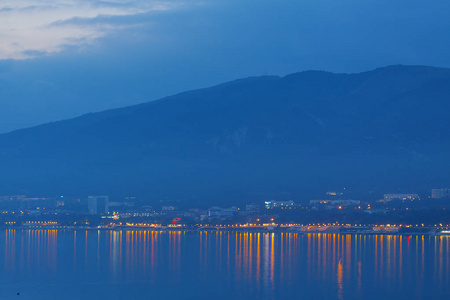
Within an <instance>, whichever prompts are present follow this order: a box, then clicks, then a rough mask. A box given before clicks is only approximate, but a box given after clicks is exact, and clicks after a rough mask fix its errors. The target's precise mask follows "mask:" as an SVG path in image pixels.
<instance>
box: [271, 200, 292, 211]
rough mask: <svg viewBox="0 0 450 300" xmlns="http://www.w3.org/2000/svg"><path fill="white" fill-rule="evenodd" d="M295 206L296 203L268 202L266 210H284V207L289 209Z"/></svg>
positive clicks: (290, 201)
mask: <svg viewBox="0 0 450 300" xmlns="http://www.w3.org/2000/svg"><path fill="white" fill-rule="evenodd" d="M289 206H294V201H292V200H289V201H266V202H265V207H266V209H272V208H282V207H289Z"/></svg>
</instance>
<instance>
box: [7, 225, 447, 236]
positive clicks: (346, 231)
mask: <svg viewBox="0 0 450 300" xmlns="http://www.w3.org/2000/svg"><path fill="white" fill-rule="evenodd" d="M3 229H4V230H70V231H77V230H80V231H81V230H84V231H157V232H182V231H183V232H245V233H293V234H300V235H308V234H341V235H398V236H400V235H401V236H416V235H428V236H443V237H450V229H448V228H439V229H434V228H423V230H424V231H410V232H409V231H406V232H405V231H401V229H400V230H398V231H383V230H376V231H374V230H366V229H362V230H361V229H357V228H345V227H342V228H339V229H333V230H300V229H297V228H292V227H276V228H273V229H267V228H216V227H202V228H182V227H178V228H177V227H174V228H172V227H137V226H130V227H127V226H120V227H113V228H107V227H100V228H99V227H73V226H33V227H31V226H19V227H12V226H11V227H3ZM427 229H429V230H427Z"/></svg>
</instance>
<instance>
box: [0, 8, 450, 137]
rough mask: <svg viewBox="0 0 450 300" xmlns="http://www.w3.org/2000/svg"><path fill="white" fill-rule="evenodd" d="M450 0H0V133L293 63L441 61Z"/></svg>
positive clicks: (304, 66) (323, 66)
mask: <svg viewBox="0 0 450 300" xmlns="http://www.w3.org/2000/svg"><path fill="white" fill-rule="evenodd" d="M448 12H450V2H449V1H438V0H430V1H426V2H425V1H417V0H409V1H406V0H398V1H388V0H377V1H376V0H343V1H337V0H333V1H332V0H314V1H313V0H295V1H293V0H284V1H279V0H278V1H272V0H240V1H237V0H221V1H218V0H186V1H183V0H172V1H152V0H146V1H143V0H142V1H141V0H111V1H108V0H106V1H100V0H2V1H1V2H0V40H1V43H0V107H1V110H0V133H2V132H8V131H11V130H15V129H18V128H24V127H28V126H33V125H37V124H40V123H44V122H50V121H55V120H61V119H65V118H70V117H75V116H78V115H80V114H83V113H88V112H95V111H100V110H104V109H109V108H116V107H122V106H126V105H131V104H137V103H141V102H145V101H150V100H153V99H157V98H160V97H164V96H167V95H171V94H174V93H177V92H182V91H184V90H188V89H195V88H201V87H207V86H210V85H214V84H217V83H221V82H224V81H228V80H233V79H237V78H241V77H247V76H258V75H263V74H273V75H286V74H289V73H293V72H298V71H302V70H310V69H316V70H327V71H333V72H360V71H366V70H370V69H373V68H377V67H381V66H386V65H391V64H413V65H418V64H419V65H431V66H439V67H450V56H449V55H448V53H450V40H449V39H448V32H450V18H448Z"/></svg>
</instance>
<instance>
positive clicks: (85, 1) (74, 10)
mask: <svg viewBox="0 0 450 300" xmlns="http://www.w3.org/2000/svg"><path fill="white" fill-rule="evenodd" d="M184 5H186V3H185V2H183V1H177V0H172V1H168V0H153V1H152V0H147V1H140V0H128V1H127V0H115V1H95V0H39V1H38V0H3V1H2V4H1V6H0V38H1V40H2V43H1V44H0V59H24V58H33V57H36V56H42V55H45V54H52V53H57V52H60V51H62V50H64V49H66V48H67V47H70V46H82V45H84V44H89V43H92V42H93V41H95V40H97V39H98V38H100V37H104V36H105V35H107V34H108V33H110V32H112V31H114V30H116V29H122V28H123V27H124V26H125V25H126V26H133V25H134V24H133V23H132V22H131V21H130V19H128V24H121V22H117V19H115V17H124V16H135V15H142V14H145V13H149V12H156V11H171V10H175V9H177V8H179V7H181V6H184ZM136 21H137V22H139V18H137V19H136Z"/></svg>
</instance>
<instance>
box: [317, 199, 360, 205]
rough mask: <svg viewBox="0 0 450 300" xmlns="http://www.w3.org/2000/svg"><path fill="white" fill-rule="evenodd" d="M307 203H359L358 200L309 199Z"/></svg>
mask: <svg viewBox="0 0 450 300" xmlns="http://www.w3.org/2000/svg"><path fill="white" fill-rule="evenodd" d="M309 204H312V205H318V204H329V205H359V204H361V201H360V200H351V199H348V200H341V199H339V200H309Z"/></svg>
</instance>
